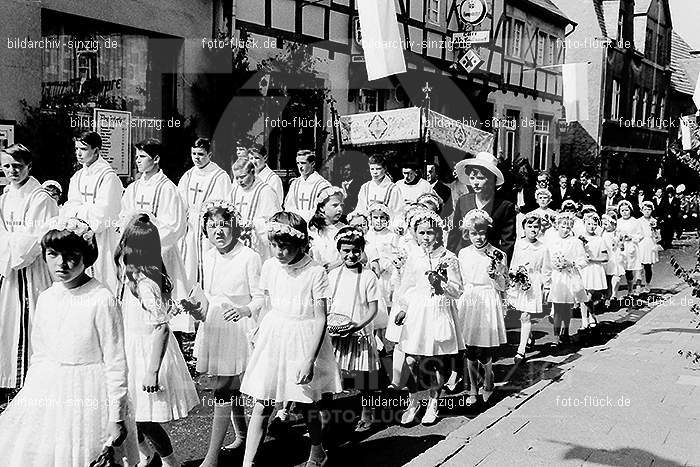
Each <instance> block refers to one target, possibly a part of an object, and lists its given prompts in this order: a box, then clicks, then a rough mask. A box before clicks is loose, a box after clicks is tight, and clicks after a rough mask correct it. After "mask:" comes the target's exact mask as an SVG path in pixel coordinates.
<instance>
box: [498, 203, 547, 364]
mask: <svg viewBox="0 0 700 467" xmlns="http://www.w3.org/2000/svg"><path fill="white" fill-rule="evenodd" d="M541 226H542V217H540V214H539V213H537V212H536V211H532V212H529V213H527V214H525V218H524V219H523V232H524V234H525V237H524V238H521V239H519V240H517V241H516V242H515V249H514V251H513V258H512V259H511V262H510V275H511V277H514V278H515V279H522V280H514V281H512V282H511V284H510V287H509V288H508V292H507V295H508V301H509V302H510V304H511V305H513V307H514V308H515V309H516V310H518V311H519V312H520V343H519V344H518V352H517V353H516V354H515V359H514V360H515V363H516V364H518V363H520V362H521V361H523V360H524V359H525V351H526V349H527V343H528V340H529V338H530V332H531V330H532V320H531V315H532V314H539V313H542V299H543V297H542V288H543V286H544V274H543V270H544V269H545V265H546V267H549V253H548V251H547V248H546V247H545V245H544V243H542V241H541V240H540V239H539V238H538V236H539V233H540V229H541ZM523 273H524V274H523Z"/></svg>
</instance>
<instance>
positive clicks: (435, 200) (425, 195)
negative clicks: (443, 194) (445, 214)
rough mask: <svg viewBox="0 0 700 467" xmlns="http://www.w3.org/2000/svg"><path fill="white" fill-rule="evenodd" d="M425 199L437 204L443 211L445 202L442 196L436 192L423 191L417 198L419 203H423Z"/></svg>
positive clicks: (439, 209)
mask: <svg viewBox="0 0 700 467" xmlns="http://www.w3.org/2000/svg"><path fill="white" fill-rule="evenodd" d="M423 201H428V202H431V203H433V204H434V205H435V206H437V208H438V211H442V206H443V204H444V202H443V201H442V198H440V197H439V196H438V195H436V194H435V193H431V192H427V193H423V194H422V195H420V196H419V197H418V199H417V200H416V202H417V203H423Z"/></svg>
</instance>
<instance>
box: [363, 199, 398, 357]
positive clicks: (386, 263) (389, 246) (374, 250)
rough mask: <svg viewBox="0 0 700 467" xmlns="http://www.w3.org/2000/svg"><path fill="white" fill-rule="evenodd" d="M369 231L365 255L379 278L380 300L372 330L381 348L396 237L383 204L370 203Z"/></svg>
mask: <svg viewBox="0 0 700 467" xmlns="http://www.w3.org/2000/svg"><path fill="white" fill-rule="evenodd" d="M367 215H368V217H369V225H370V228H369V230H368V231H367V232H366V233H365V240H366V242H367V245H366V246H365V253H366V255H367V259H368V260H369V267H370V268H372V271H374V273H375V274H376V275H377V277H378V278H379V283H378V286H379V291H380V293H381V295H382V300H381V301H380V303H379V311H378V313H377V317H376V318H375V319H374V323H373V324H374V329H375V331H376V332H377V335H378V336H379V339H380V341H381V342H382V346H384V343H385V339H384V336H385V332H386V328H387V326H388V325H389V313H391V297H392V293H393V288H392V283H391V277H392V275H393V273H394V262H393V261H392V259H393V251H394V250H395V242H396V235H395V234H394V232H392V231H391V230H389V220H390V218H389V208H388V207H387V206H386V205H385V204H383V203H372V204H370V205H369V211H368V212H367Z"/></svg>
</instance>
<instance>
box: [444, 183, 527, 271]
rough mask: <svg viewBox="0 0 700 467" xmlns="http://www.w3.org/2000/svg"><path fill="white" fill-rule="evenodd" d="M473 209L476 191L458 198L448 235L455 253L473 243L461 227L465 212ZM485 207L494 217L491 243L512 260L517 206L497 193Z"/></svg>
mask: <svg viewBox="0 0 700 467" xmlns="http://www.w3.org/2000/svg"><path fill="white" fill-rule="evenodd" d="M472 209H476V195H475V194H474V193H466V194H464V195H462V196H461V197H460V198H459V200H457V204H456V206H455V212H454V225H453V226H452V229H451V230H450V233H449V234H448V236H447V249H448V250H450V251H452V252H453V253H454V254H459V250H461V249H462V248H465V247H467V246H469V245H470V244H471V242H470V241H469V239H468V238H467V239H464V238H463V237H462V230H461V229H460V227H461V223H462V219H464V216H465V214H467V213H468V212H469V211H471V210H472ZM483 209H484V211H486V212H488V213H489V215H490V216H491V218H492V219H493V227H492V228H491V231H490V232H489V243H490V244H491V245H493V246H495V247H496V248H498V249H500V250H501V251H503V252H504V253H505V254H506V255H507V256H508V261H509V262H510V258H511V257H512V256H513V247H514V246H515V206H514V205H513V203H511V202H510V201H507V200H505V199H503V198H501V197H500V196H499V195H498V194H496V198H495V199H494V200H493V201H491V202H490V203H489V204H487V205H486V206H484V208H483Z"/></svg>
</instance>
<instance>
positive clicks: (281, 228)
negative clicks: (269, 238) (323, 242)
mask: <svg viewBox="0 0 700 467" xmlns="http://www.w3.org/2000/svg"><path fill="white" fill-rule="evenodd" d="M265 226H266V227H267V231H268V232H269V233H273V234H287V235H291V236H292V237H296V238H298V239H300V240H306V235H305V234H304V232H301V231H300V230H297V229H295V228H294V227H292V226H291V225H289V224H283V223H281V222H268V223H267V224H265Z"/></svg>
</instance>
